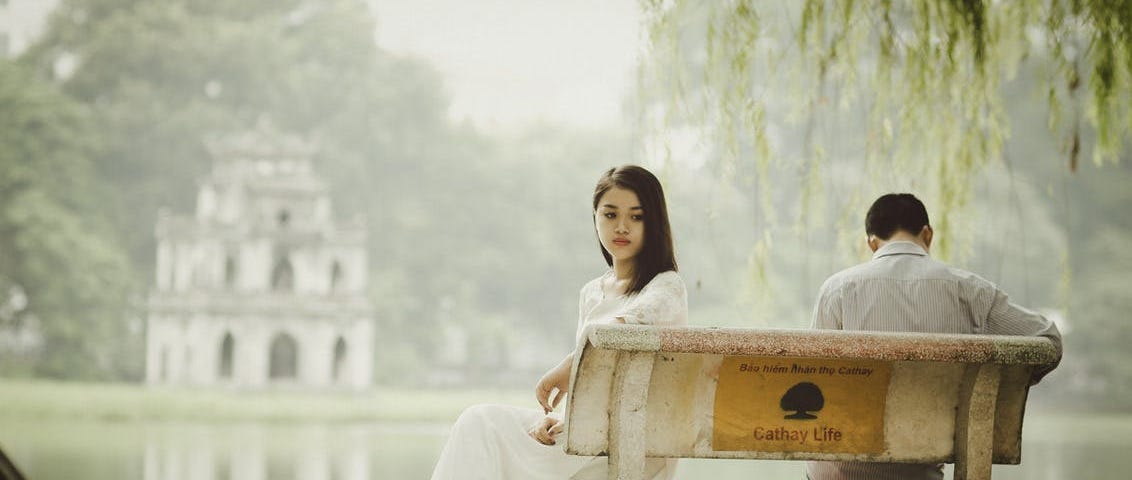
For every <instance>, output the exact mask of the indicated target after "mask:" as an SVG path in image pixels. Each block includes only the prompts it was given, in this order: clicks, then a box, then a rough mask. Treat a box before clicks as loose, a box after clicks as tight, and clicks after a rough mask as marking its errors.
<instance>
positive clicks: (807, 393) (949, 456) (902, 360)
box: [565, 325, 1057, 478]
mask: <svg viewBox="0 0 1132 480" xmlns="http://www.w3.org/2000/svg"><path fill="white" fill-rule="evenodd" d="M1056 361H1057V350H1056V348H1055V347H1054V345H1053V344H1052V342H1050V341H1049V340H1046V339H1044V338H1032V337H1014V336H990V335H950V334H908V333H881V332H845V331H830V330H768V329H739V328H699V327H644V326H631V325H595V326H591V327H589V328H587V330H586V332H585V334H584V340H583V342H581V345H579V351H578V352H576V354H575V360H574V362H575V363H574V370H573V377H572V378H571V382H570V394H569V396H568V397H567V398H568V403H567V407H566V414H567V418H568V421H569V423H568V425H569V429H568V431H567V433H566V442H565V444H566V447H565V448H566V451H567V452H569V453H572V454H577V455H610V456H611V461H610V463H611V467H612V468H611V472H610V478H634V477H635V472H636V471H637V470H642V471H643V468H644V467H643V465H644V464H643V462H644V457H645V456H649V457H694V458H760V459H790V460H799V459H814V460H843V461H883V462H915V463H931V462H944V463H951V462H954V463H956V464H957V468H956V477H957V478H975V477H979V478H983V477H984V475H983V474H982V473H981V472H982V471H983V470H985V471H986V473H985V478H989V475H990V473H989V472H990V463H991V462H992V461H993V462H994V463H1008V464H1016V463H1018V462H1019V461H1020V459H1021V437H1022V418H1023V412H1024V407H1025V403H1026V396H1027V393H1028V390H1029V380H1030V378H1031V373H1032V372H1033V370H1034V369H1035V368H1038V367H1041V366H1044V365H1050V364H1052V363H1054V362H1056Z"/></svg>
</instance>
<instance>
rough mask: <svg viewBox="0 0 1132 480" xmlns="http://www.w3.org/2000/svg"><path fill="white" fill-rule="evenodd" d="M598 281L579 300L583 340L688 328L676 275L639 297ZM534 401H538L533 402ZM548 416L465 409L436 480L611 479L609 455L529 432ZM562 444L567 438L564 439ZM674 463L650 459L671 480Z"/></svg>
mask: <svg viewBox="0 0 1132 480" xmlns="http://www.w3.org/2000/svg"><path fill="white" fill-rule="evenodd" d="M611 274H612V272H606V274H605V275H603V276H601V277H599V278H595V279H593V280H591V281H590V282H589V283H587V284H586V285H585V286H583V287H582V291H581V294H580V299H579V302H578V331H577V337H578V338H579V339H580V337H581V334H582V331H583V329H584V328H585V326H586V325H589V324H595V323H614V322H616V321H617V319H621V321H623V322H624V323H634V324H646V325H684V324H686V323H687V321H688V294H687V290H686V289H685V287H684V281H683V280H681V279H680V276H679V275H677V274H676V272H673V271H668V272H664V273H660V274H658V275H657V276H656V277H654V278H653V279H652V281H650V282H649V283H648V285H646V286H645V288H643V289H641V291H640V292H638V293H637V294H635V295H607V294H606V293H605V292H604V291H603V288H602V285H603V280H604V279H605V278H606V277H607V276H609V275H611ZM533 401H534V400H533V399H532V403H533ZM543 417H544V414H543V412H542V410H541V409H534V408H518V407H511V406H506V405H476V406H474V407H470V408H468V409H467V410H464V412H463V413H462V414H460V418H458V419H457V420H456V424H455V425H453V426H452V432H451V434H450V435H449V437H448V443H446V444H445V445H444V450H443V451H441V453H440V460H439V461H438V462H437V464H436V469H435V470H433V472H432V480H450V479H451V480H456V479H459V480H480V479H483V480H528V479H531V480H565V479H591V478H594V479H599V478H600V479H604V478H606V468H607V457H582V456H575V455H567V454H566V452H565V451H564V450H563V448H562V442H561V441H559V443H558V445H543V444H541V443H539V442H537V441H535V440H534V439H533V438H531V437H530V436H529V435H527V430H528V429H529V428H530V427H531V425H533V424H534V423H535V422H538V421H539V420H541V419H542V418H543ZM558 438H559V439H560V440H561V439H564V438H565V436H564V435H559V437H558ZM674 467H675V461H674V460H666V459H650V460H649V462H648V468H649V470H650V471H652V472H655V473H654V476H653V477H652V478H654V479H665V478H671V476H672V473H673V469H674Z"/></svg>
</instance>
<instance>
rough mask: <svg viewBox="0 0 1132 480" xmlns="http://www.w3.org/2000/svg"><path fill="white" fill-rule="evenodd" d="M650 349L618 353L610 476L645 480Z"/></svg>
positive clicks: (612, 479) (652, 357) (611, 419)
mask: <svg viewBox="0 0 1132 480" xmlns="http://www.w3.org/2000/svg"><path fill="white" fill-rule="evenodd" d="M655 357H656V355H655V354H654V353H653V352H621V353H620V354H619V355H618V358H617V369H616V370H615V372H617V373H615V374H614V376H613V391H612V395H613V404H612V407H611V410H610V412H609V479H610V480H644V477H645V406H646V404H647V403H648V395H649V378H650V377H651V376H652V366H653V362H654V360H655Z"/></svg>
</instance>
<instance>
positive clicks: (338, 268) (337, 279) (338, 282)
mask: <svg viewBox="0 0 1132 480" xmlns="http://www.w3.org/2000/svg"><path fill="white" fill-rule="evenodd" d="M341 288H342V264H341V263H338V260H335V261H334V264H332V265H331V266H330V293H338V291H339V290H340V289H341Z"/></svg>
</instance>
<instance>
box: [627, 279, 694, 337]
mask: <svg viewBox="0 0 1132 480" xmlns="http://www.w3.org/2000/svg"><path fill="white" fill-rule="evenodd" d="M615 317H616V318H620V319H622V320H623V321H624V322H625V323H633V324H640V325H659V326H670V325H685V324H687V323H688V290H687V289H686V288H685V287H684V280H682V279H681V278H680V275H677V274H676V272H673V271H667V272H663V273H660V274H658V275H657V276H656V277H653V279H652V281H651V282H649V283H648V285H645V288H643V289H641V291H640V293H638V294H637V295H635V296H634V297H633V298H631V299H630V300H629V301H628V302H627V303H626V305H625V308H624V309H623V310H622V311H621V312H619V313H618V314H617V315H615Z"/></svg>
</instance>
